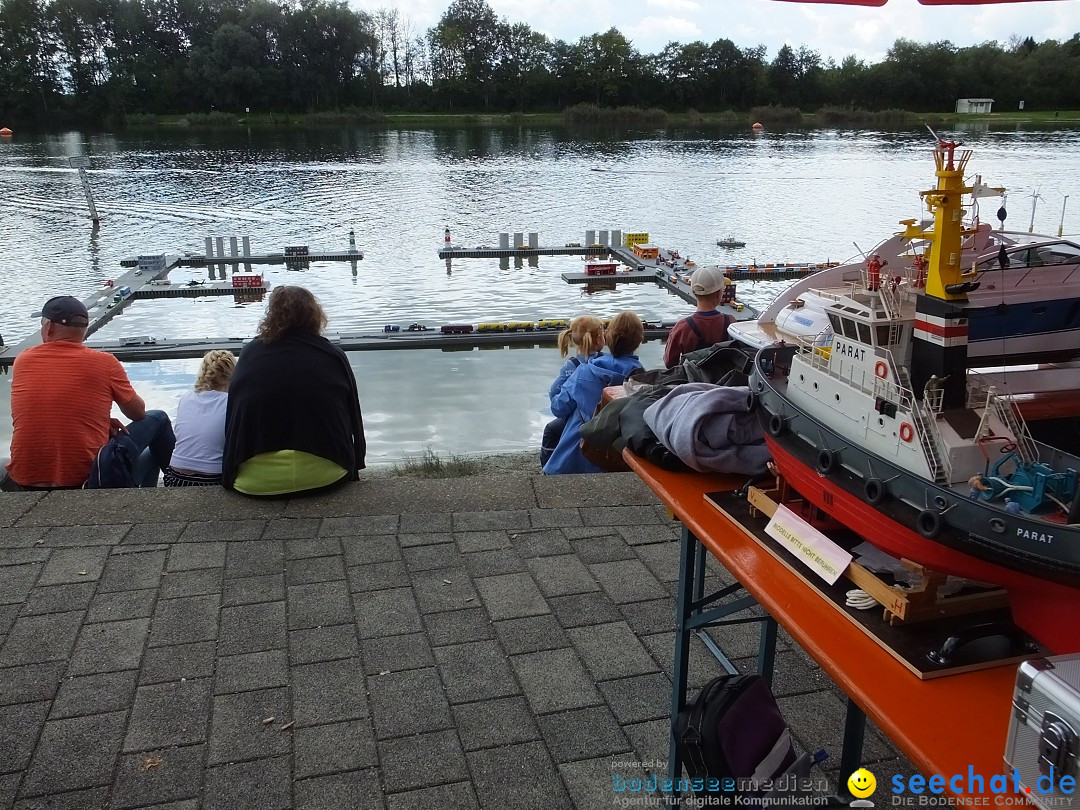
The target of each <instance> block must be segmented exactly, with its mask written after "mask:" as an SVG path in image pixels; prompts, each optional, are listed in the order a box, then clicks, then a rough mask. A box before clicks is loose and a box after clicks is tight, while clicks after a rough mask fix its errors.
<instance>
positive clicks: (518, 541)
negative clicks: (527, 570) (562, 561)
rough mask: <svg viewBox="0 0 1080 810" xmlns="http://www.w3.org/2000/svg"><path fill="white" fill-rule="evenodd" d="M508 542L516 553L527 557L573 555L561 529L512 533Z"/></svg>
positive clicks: (572, 550)
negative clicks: (512, 545)
mask: <svg viewBox="0 0 1080 810" xmlns="http://www.w3.org/2000/svg"><path fill="white" fill-rule="evenodd" d="M510 541H511V542H512V543H513V544H514V548H515V549H517V553H518V554H520V555H521V556H522V557H524V558H526V559H528V558H529V557H550V556H554V555H557V554H573V553H574V547H573V546H571V545H570V541H569V540H567V539H566V534H565V533H564V532H563V531H562V529H533V530H531V531H521V532H512V533H511V534H510Z"/></svg>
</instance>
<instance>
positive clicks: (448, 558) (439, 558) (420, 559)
mask: <svg viewBox="0 0 1080 810" xmlns="http://www.w3.org/2000/svg"><path fill="white" fill-rule="evenodd" d="M402 553H403V554H404V555H405V567H406V568H408V570H409V571H436V570H452V569H459V570H460V569H461V568H462V567H463V566H464V565H465V560H463V559H462V557H461V552H460V551H458V547H457V546H456V545H452V544H450V543H443V544H440V545H437V546H416V547H414V548H406V549H404V550H403V551H402Z"/></svg>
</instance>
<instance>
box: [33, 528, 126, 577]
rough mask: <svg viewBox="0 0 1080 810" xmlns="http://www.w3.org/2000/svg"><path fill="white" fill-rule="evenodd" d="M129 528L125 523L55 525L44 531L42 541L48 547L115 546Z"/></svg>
mask: <svg viewBox="0 0 1080 810" xmlns="http://www.w3.org/2000/svg"><path fill="white" fill-rule="evenodd" d="M130 528H131V526H129V525H128V524H126V523H125V524H116V525H111V526H110V525H101V526H56V527H54V528H51V529H48V530H47V531H46V532H45V534H44V535H43V537H42V541H43V542H44V545H46V546H48V547H49V548H77V547H79V546H84V547H85V546H115V545H117V544H118V543H119V542H120V539H121V538H122V537H123V536H124V535H126V534H127V533H128V530H129V529H130ZM53 584H55V583H53Z"/></svg>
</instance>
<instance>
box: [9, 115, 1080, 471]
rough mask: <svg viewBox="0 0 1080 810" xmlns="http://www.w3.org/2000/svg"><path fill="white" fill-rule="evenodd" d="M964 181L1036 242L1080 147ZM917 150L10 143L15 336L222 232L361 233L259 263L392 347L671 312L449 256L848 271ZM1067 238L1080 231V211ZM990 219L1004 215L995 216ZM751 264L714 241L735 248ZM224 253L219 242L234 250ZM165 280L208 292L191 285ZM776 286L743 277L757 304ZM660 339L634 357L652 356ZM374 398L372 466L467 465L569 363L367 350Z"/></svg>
mask: <svg viewBox="0 0 1080 810" xmlns="http://www.w3.org/2000/svg"><path fill="white" fill-rule="evenodd" d="M960 136H961V137H962V138H963V139H964V140H965V141H966V145H968V146H971V147H972V148H974V149H975V155H974V157H973V159H972V161H971V163H970V164H969V174H971V175H973V174H981V175H982V176H983V180H984V182H987V183H989V184H991V185H1000V186H1005V187H1007V188H1008V189H1009V198H1008V209H1009V219H1008V224H1009V225H1010V226H1013V227H1020V228H1025V229H1026V227H1027V225H1028V222H1029V220H1030V218H1031V211H1032V198H1031V195H1032V194H1033V193H1038V194H1040V195H1041V199H1039V201H1038V207H1037V209H1036V215H1035V229H1036V230H1037V231H1043V232H1052V233H1056V232H1057V229H1058V226H1059V221H1060V219H1061V212H1062V204H1063V195H1065V194H1073V193H1078V192H1077V189H1076V188H1075V186H1074V185H1073V184H1074V179H1075V178H1077V177H1080V133H1077V132H1074V131H1071V130H1066V131H1056V130H1055V131H1046V130H1044V131H1024V130H1017V129H1011V130H1008V131H993V130H987V129H982V130H975V131H970V132H963V133H960ZM930 147H931V142H930V139H929V137H928V136H927V135H925V134H924V133H919V132H911V133H894V132H874V131H864V132H856V133H850V132H848V133H841V132H837V131H830V130H818V131H813V132H794V133H782V134H774V133H769V132H765V133H762V134H759V135H754V134H751V133H744V132H733V131H721V130H716V129H711V130H707V131H706V130H694V129H686V130H677V129H676V130H667V131H660V130H657V131H650V132H639V133H633V134H629V135H627V134H620V135H617V136H616V135H610V136H604V135H600V136H597V135H595V134H573V133H568V132H566V131H564V130H552V129H530V128H508V129H484V128H470V129H438V130H386V131H383V130H371V131H368V130H354V129H324V130H297V131H289V130H281V131H275V130H271V131H265V130H252V131H240V132H237V131H221V132H216V131H212V132H191V131H186V130H169V131H155V132H150V133H128V134H123V135H86V134H81V133H67V134H63V135H58V136H24V135H21V134H19V133H16V135H15V137H14V138H13V139H10V140H0V277H2V278H3V293H4V295H3V296H2V297H0V333H2V334H3V336H4V338H5V339H6V340H7V341H8V342H9V343H10V342H14V341H16V340H18V339H21V338H22V337H24V336H25V335H26V334H27V333H29V332H32V331H34V330H35V329H36V328H37V321H36V319H35V318H34V317H33V313H34V312H35V311H36V310H38V309H39V308H40V306H41V304H42V302H43V301H44V300H45V299H47V298H48V297H50V296H52V295H57V294H73V295H77V296H79V297H85V296H87V295H89V294H90V293H92V292H94V291H95V290H97V289H98V288H100V285H101V282H102V281H103V280H104V279H108V278H112V277H114V276H116V275H118V274H119V273H120V272H121V268H120V265H119V262H120V260H121V259H124V258H127V257H132V256H136V255H138V254H144V253H183V252H185V251H191V252H194V253H199V254H201V253H203V251H204V239H205V238H206V237H207V236H225V237H229V236H234V235H235V236H249V237H250V239H251V245H252V251H253V252H254V253H271V252H280V251H281V250H283V248H284V247H285V246H286V245H293V244H306V245H309V246H310V247H311V248H312V249H313V250H315V249H325V250H345V249H347V247H348V239H349V231H350V229H352V230H354V231H355V234H356V240H357V245H358V247H359V248H360V249H362V250H363V251H364V254H365V258H364V260H363V261H361V262H359V263H358V265H357V267H356V271H355V273H354V272H353V270H352V268H350V266H349V265H348V264H346V263H314V264H312V265H311V266H310V267H309V268H307V269H305V270H301V271H289V270H286V269H285V268H284V267H282V266H271V267H265V268H262V269H263V270H264V272H265V274H266V277H267V281H268V282H269V283H270V285H271V286H273V285H277V284H285V283H290V284H302V285H304V286H307V287H309V288H310V289H312V290H313V291H314V292H315V293H316V294H317V295H318V296H319V297H320V299H321V300H322V302H323V304H324V306H325V307H326V309H327V311H328V313H329V315H330V319H331V323H330V326H329V330H330V331H342V332H357V331H380V330H381V329H382V326H383V324H386V323H398V324H401V325H402V326H403V327H404V326H407V325H408V324H409V323H412V322H414V321H420V322H424V323H427V324H428V325H430V326H434V327H438V326H439V325H441V324H444V323H450V322H471V323H476V322H477V321H481V320H492V319H499V320H503V319H515V320H536V319H539V318H543V317H568V316H571V315H574V314H577V313H579V312H584V311H589V312H593V313H595V314H598V315H601V316H608V315H611V314H613V313H615V312H618V311H620V310H624V309H630V310H633V311H635V312H638V313H639V314H640V315H641V316H642V317H645V318H652V319H671V318H675V317H679V316H681V315H684V314H686V313H687V312H688V311H689V307H688V306H687V304H686V303H685V302H684V301H682V300H681V299H679V298H677V297H675V296H673V295H671V294H669V293H667V292H665V291H662V290H661V289H660V288H658V287H657V286H655V285H652V284H625V285H620V286H619V287H618V288H617V289H614V290H603V291H597V292H589V291H588V290H586V289H585V288H583V287H579V286H571V285H568V284H565V283H564V282H563V281H562V279H561V278H560V274H561V273H563V272H566V271H568V270H575V269H579V268H580V264H581V263H580V260H579V259H577V258H574V257H540V258H539V260H538V261H537V262H536V263H535V265H530V264H529V263H527V262H526V263H524V264H523V265H519V264H516V263H515V262H513V261H510V262H503V263H500V262H499V260H487V259H468V260H459V261H455V262H454V263H453V266H452V267H451V268H449V272H448V268H447V266H446V264H445V263H444V262H443V261H441V260H440V259H439V258H438V257H437V255H436V250H437V248H438V247H439V246H440V245H441V243H442V240H443V229H444V228H445V227H447V226H448V227H449V228H450V229H451V233H452V238H453V241H454V243H455V244H456V245H463V246H477V245H481V244H484V245H497V244H498V234H499V233H500V232H502V231H509V232H511V233H513V232H518V231H521V232H528V231H537V232H539V239H540V244H541V245H551V244H555V245H559V244H563V243H565V242H571V241H573V242H584V239H585V236H584V234H585V230H586V229H598V230H599V229H620V230H622V231H624V232H626V231H635V230H641V231H646V232H648V233H649V234H650V237H651V240H652V241H653V242H656V243H659V244H661V245H663V246H665V247H670V248H675V249H677V250H679V251H680V253H682V254H683V255H684V256H689V257H690V258H692V259H693V260H694V261H696V262H698V263H706V264H708V263H723V264H734V263H749V262H750V261H752V260H756V261H757V262H759V263H765V262H781V261H788V262H792V261H811V262H815V263H816V262H821V261H826V260H845V259H848V258H849V257H851V256H853V255H855V253H856V245H858V246H859V247H861V248H862V249H869V248H870V247H872V246H873V245H874V244H875V243H876V242H877V241H879V240H880V239H883V238H884V237H885V236H887V235H888V234H889V233H891V232H892V231H893V230H896V229H897V225H896V223H897V221H898V220H900V219H903V218H907V217H919V216H921V215H922V210H921V209H920V207H919V200H918V195H917V192H918V191H919V190H920V189H924V188H927V187H929V186H931V185H932V183H933V164H932V162H931V158H930V153H929V149H930ZM75 155H86V156H88V157H89V158H90V159H91V165H92V170H91V171H90V180H91V185H92V188H93V192H94V197H95V201H96V203H97V207H98V210H99V212H100V213H101V214H102V216H103V217H104V221H103V223H102V225H101V227H100V228H99V229H98V230H97V232H96V233H94V232H92V231H91V228H90V222H89V219H88V215H87V207H86V201H85V198H84V196H83V193H82V190H81V187H80V184H79V180H78V176H77V174H76V172H75V171H73V170H71V169H69V168H67V158H68V157H70V156H75ZM1075 203H1076V205H1074V210H1073V211H1072V212H1070V211H1068V210H1066V212H1065V214H1066V216H1065V231H1066V233H1070V232H1074V233H1075V232H1076V231H1077V230H1080V227H1078V225H1080V209H1078V206H1080V198H1077V199H1076V200H1075ZM984 205H985V206H986V210H985V211H984V212H983V219H984V220H986V221H993V212H994V211H995V210H996V209H997V206H998V200H997V198H990V199H988V200H986V201H984ZM729 235H730V236H735V237H738V238H739V239H742V240H744V241H745V242H746V243H747V247H746V248H744V249H741V250H734V251H729V250H724V249H722V248H718V247H716V244H715V243H716V240H717V239H720V238H724V237H726V236H729ZM226 242H227V240H226ZM171 278H172V279H173V280H174V281H179V282H186V281H188V280H190V279H196V278H207V271H206V270H195V269H181V270H177V271H174V272H173V273H172V274H171ZM777 290H778V286H777V284H776V283H758V284H756V285H750V284H743V285H740V288H739V297H740V298H741V299H743V300H746V301H749V302H750V303H753V304H756V305H763V304H766V303H767V302H768V301H769V300H771V298H772V296H773V295H775V293H776V292H777ZM262 312H263V304H262V303H247V304H241V305H237V304H235V303H234V302H233V300H232V298H231V297H227V298H212V297H206V298H196V299H186V298H185V299H167V300H160V301H140V302H136V303H134V304H133V305H132V306H130V307H129V308H128V310H127V311H126V312H124V313H123V314H122V315H121V316H119V317H117V318H115V319H114V320H113V321H112V322H111V323H109V324H108V325H107V326H106V327H105V328H104V329H102V330H101V331H99V332H98V333H96V335H95V337H97V338H115V337H120V336H124V335H155V336H157V337H170V338H181V337H186V338H191V337H202V336H229V335H243V336H249V335H251V334H253V333H254V331H255V327H256V324H257V323H258V321H259V318H260V317H261V315H262ZM661 352H662V346H661V345H660V344H659V343H656V342H654V343H650V344H647V345H646V346H644V347H643V348H642V351H641V353H640V356H641V358H642V361H643V362H644V363H645V364H646V365H647V366H656V365H658V364H659V362H660V356H661ZM350 357H351V360H352V362H353V365H354V367H355V369H356V376H357V380H358V382H359V385H360V391H361V403H362V406H363V411H364V418H365V423H366V426H367V436H368V447H369V452H370V460H371V461H372V462H373V463H379V462H385V461H391V460H395V459H400V458H401V456H402V455H403V454H414V453H419V452H422V451H423V450H424V449H425V448H428V447H430V448H432V449H434V450H436V451H439V452H452V453H473V452H491V451H511V450H526V449H532V448H535V447H537V446H538V444H539V437H540V433H541V430H542V428H543V425H544V423H545V422H546V421H547V420H548V419H549V418H550V416H549V414H548V411H547V397H546V392H547V387H548V384H549V382H550V379H551V377H552V376H553V375H554V373H555V371H556V370H557V368H558V366H559V363H560V360H559V358H558V354H557V352H556V351H555V350H554V349H536V348H524V349H483V350H473V351H455V352H440V351H434V350H417V351H387V352H360V353H354V354H351V355H350ZM197 367H198V361H197V360H187V361H163V362H153V363H132V364H128V365H127V368H128V372H129V374H130V376H131V378H132V381H133V382H134V384H135V386H136V389H137V390H138V391H139V393H140V394H142V395H143V397H144V398H145V399H146V400H147V402H148V404H149V405H150V406H151V407H159V408H163V409H164V410H166V411H169V412H174V411H175V406H176V401H177V400H178V399H179V396H180V394H181V393H183V392H184V391H185V390H187V389H188V388H189V387H190V385H191V383H192V380H193V376H194V372H195V370H196V368H197ZM9 392H10V378H9V377H4V378H2V380H0V454H2V452H3V449H4V448H6V445H7V442H8V440H9V438H10V413H9V404H8V399H9Z"/></svg>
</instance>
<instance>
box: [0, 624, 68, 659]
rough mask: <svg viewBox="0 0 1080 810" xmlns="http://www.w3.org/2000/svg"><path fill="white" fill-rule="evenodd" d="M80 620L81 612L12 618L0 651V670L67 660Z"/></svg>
mask: <svg viewBox="0 0 1080 810" xmlns="http://www.w3.org/2000/svg"><path fill="white" fill-rule="evenodd" d="M82 617H83V614H82V611H72V612H70V613H49V614H46V615H44V616H22V617H20V618H18V619H16V620H15V624H13V625H12V627H11V632H9V633H8V636H7V641H5V642H4V646H3V648H0V667H14V666H18V665H19V664H35V663H39V662H41V661H58V660H61V659H64V658H67V657H68V656H69V655H71V650H72V648H73V647H74V646H75V637H76V636H77V635H78V633H79V625H80V623H81V621H82Z"/></svg>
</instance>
